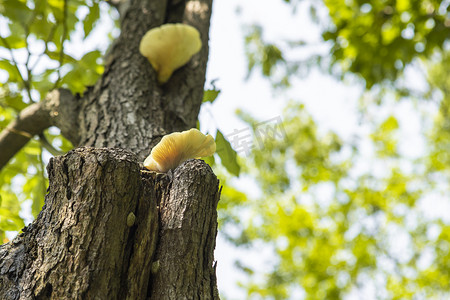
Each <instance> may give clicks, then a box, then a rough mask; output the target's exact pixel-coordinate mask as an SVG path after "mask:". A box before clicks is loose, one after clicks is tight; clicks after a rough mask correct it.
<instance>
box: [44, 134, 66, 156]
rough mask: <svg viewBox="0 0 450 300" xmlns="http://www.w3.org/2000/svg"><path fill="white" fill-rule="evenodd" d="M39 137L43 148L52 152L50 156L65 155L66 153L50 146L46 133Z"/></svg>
mask: <svg viewBox="0 0 450 300" xmlns="http://www.w3.org/2000/svg"><path fill="white" fill-rule="evenodd" d="M38 136H39V142H40V143H41V146H42V147H44V148H45V150H47V151H48V152H50V154H52V155H53V156H58V155H64V152H62V151H60V150H58V149H56V148H55V147H53V145H52V144H50V142H49V141H48V140H47V138H46V137H45V135H44V133H41V134H39V135H38Z"/></svg>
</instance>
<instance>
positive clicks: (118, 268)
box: [0, 148, 219, 300]
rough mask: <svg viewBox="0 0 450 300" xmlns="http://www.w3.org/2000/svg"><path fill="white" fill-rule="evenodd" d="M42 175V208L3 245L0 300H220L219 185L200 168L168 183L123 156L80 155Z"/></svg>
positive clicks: (178, 173)
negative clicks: (216, 258) (45, 184)
mask: <svg viewBox="0 0 450 300" xmlns="http://www.w3.org/2000/svg"><path fill="white" fill-rule="evenodd" d="M48 174H49V179H50V186H49V189H48V194H47V196H46V201H45V207H44V209H43V210H42V212H41V213H40V214H39V216H38V218H37V219H36V220H35V221H34V222H33V223H32V224H31V225H30V226H28V227H26V228H24V230H23V233H21V234H20V235H19V236H18V237H17V238H15V239H14V240H13V241H12V242H10V243H8V244H5V245H2V246H1V247H0V299H5V300H9V299H34V298H36V299H146V298H147V297H148V296H150V299H217V289H216V285H215V269H214V266H213V255H212V253H213V249H214V243H215V236H216V233H217V214H216V207H217V202H218V199H219V191H218V180H217V178H216V176H215V175H214V174H213V172H212V171H211V169H210V168H209V166H208V165H206V164H205V163H204V162H202V161H198V160H190V161H187V162H185V163H184V164H182V165H181V166H180V167H179V168H177V169H176V170H175V171H174V179H173V181H171V180H169V179H168V176H167V175H162V174H157V173H154V172H148V171H143V170H140V167H139V163H138V160H137V157H136V155H134V154H133V153H131V152H129V151H126V150H121V149H98V148H78V149H76V150H73V151H71V152H69V153H68V154H66V155H64V156H60V157H56V158H54V159H52V160H51V162H50V164H49V165H48ZM160 203H161V205H160ZM158 206H159V211H158ZM130 213H133V214H134V215H135V216H136V219H135V222H134V223H131V224H130V223H128V222H127V219H128V218H129V215H130ZM159 214H160V215H161V219H162V222H161V226H162V230H161V231H160V236H161V237H160V243H159V245H158V247H157V242H158V232H159V231H158V218H159V216H158V215H159ZM127 223H128V224H127ZM193 243H194V244H193ZM167 246H170V248H167ZM156 249H157V253H158V254H157V255H158V256H157V257H156V260H159V261H160V267H159V270H157V271H156V273H155V274H153V275H152V274H151V272H150V270H151V265H152V263H153V261H154V255H155V250H156ZM180 253H183V255H180ZM193 271H195V276H193V275H192V274H188V273H190V272H193ZM180 272H183V273H186V274H185V275H182V276H181V273H180ZM154 278H155V279H154ZM152 280H153V284H151V282H152ZM186 282H189V284H188V285H186ZM150 287H151V288H150ZM166 291H169V292H170V293H167V292H166ZM172 291H173V293H172Z"/></svg>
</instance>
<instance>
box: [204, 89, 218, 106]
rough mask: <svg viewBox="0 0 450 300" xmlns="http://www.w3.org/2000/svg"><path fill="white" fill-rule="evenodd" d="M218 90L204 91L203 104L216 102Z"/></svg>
mask: <svg viewBox="0 0 450 300" xmlns="http://www.w3.org/2000/svg"><path fill="white" fill-rule="evenodd" d="M219 94H220V90H216V89H212V90H206V91H205V92H204V93H203V102H211V103H213V102H214V100H216V98H217V96H219Z"/></svg>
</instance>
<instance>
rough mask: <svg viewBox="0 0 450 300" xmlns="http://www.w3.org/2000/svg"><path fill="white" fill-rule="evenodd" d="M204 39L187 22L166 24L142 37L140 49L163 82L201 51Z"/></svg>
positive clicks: (161, 82) (160, 81) (159, 80)
mask: <svg viewBox="0 0 450 300" xmlns="http://www.w3.org/2000/svg"><path fill="white" fill-rule="evenodd" d="M201 48H202V41H201V40H200V33H199V32H198V30H197V29H195V28H194V27H192V26H190V25H186V24H165V25H162V26H160V27H156V28H153V29H151V30H149V31H147V33H146V34H145V35H144V36H143V37H142V39H141V44H140V45H139V51H140V52H141V54H142V55H143V56H145V57H146V58H147V59H148V61H149V62H150V64H151V65H152V67H153V69H155V71H156V72H157V74H158V82H159V83H160V84H163V83H165V82H167V81H168V80H169V78H170V76H172V73H173V72H174V71H175V70H176V69H178V68H180V67H182V66H184V65H185V64H186V63H187V62H188V61H189V60H190V59H191V57H192V56H193V55H194V54H196V53H197V52H199V51H200V49H201Z"/></svg>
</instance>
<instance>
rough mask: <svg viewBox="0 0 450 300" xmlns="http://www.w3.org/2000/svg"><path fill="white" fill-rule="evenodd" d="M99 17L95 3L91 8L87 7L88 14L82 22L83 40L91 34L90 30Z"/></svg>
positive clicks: (97, 6) (98, 10) (98, 9)
mask: <svg viewBox="0 0 450 300" xmlns="http://www.w3.org/2000/svg"><path fill="white" fill-rule="evenodd" d="M99 17H100V8H99V5H98V3H97V2H95V3H94V5H93V6H91V7H89V13H88V14H87V16H86V18H85V19H84V20H83V30H84V38H87V37H88V35H89V34H90V33H91V31H92V28H93V27H94V25H95V23H96V22H97V20H98V19H99Z"/></svg>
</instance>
